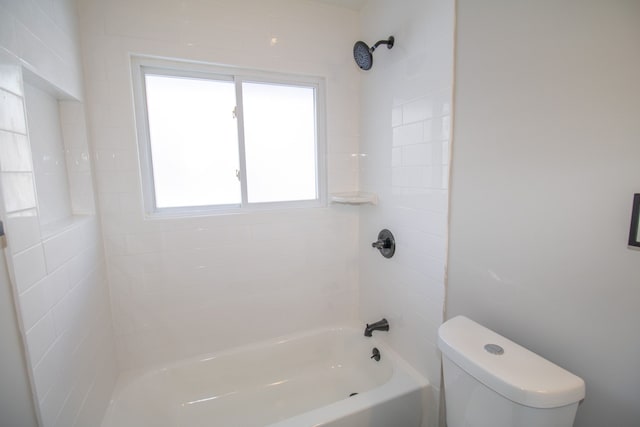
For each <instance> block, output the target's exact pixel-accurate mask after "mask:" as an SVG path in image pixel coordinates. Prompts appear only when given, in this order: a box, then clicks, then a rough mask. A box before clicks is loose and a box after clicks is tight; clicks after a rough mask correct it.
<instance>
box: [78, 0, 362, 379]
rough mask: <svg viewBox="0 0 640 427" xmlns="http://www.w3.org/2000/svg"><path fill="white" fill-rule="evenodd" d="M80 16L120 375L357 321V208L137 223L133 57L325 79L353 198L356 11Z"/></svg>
mask: <svg viewBox="0 0 640 427" xmlns="http://www.w3.org/2000/svg"><path fill="white" fill-rule="evenodd" d="M79 11H80V22H81V35H82V44H83V46H82V50H83V58H84V67H85V74H86V75H87V77H88V90H87V99H88V102H89V106H90V108H89V113H90V121H91V133H92V135H93V143H94V149H95V152H96V155H97V162H96V167H97V172H98V177H97V178H98V180H97V181H98V192H99V199H100V206H101V211H102V216H103V231H104V235H105V240H106V250H107V258H108V270H109V278H110V284H111V291H112V294H111V296H112V304H113V312H114V322H115V331H116V335H117V343H118V354H119V360H120V362H121V366H122V367H124V368H131V367H136V366H142V365H147V364H149V363H154V362H160V361H165V360H173V359H179V358H183V357H186V356H189V355H194V354H201V353H204V352H212V351H216V350H219V349H224V348H229V347H232V346H235V345H239V344H243V343H247V342H251V341H255V340H260V339H264V338H266V337H272V336H277V335H282V334H286V333H289V332H293V331H298V330H304V329H308V328H312V327H318V326H321V325H327V324H335V323H340V322H344V321H349V320H353V319H355V318H356V287H357V274H358V272H357V266H356V262H355V260H356V256H357V248H356V236H357V232H358V225H357V224H358V217H357V214H358V211H357V209H355V208H353V207H349V206H347V207H343V206H342V207H341V206H331V207H328V208H321V209H296V210H288V211H284V210H281V211H274V212H263V213H251V214H240V215H221V216H213V217H200V218H191V219H163V220H158V219H154V220H145V219H144V214H143V208H142V198H141V187H140V179H139V165H138V159H137V152H138V150H137V148H136V131H135V127H134V113H133V101H132V97H131V92H132V91H131V70H130V58H129V54H130V53H136V54H146V55H156V56H164V57H173V58H181V59H186V60H198V61H205V62H212V63H220V64H231V65H236V66H240V67H248V68H256V69H265V70H272V71H281V72H287V73H300V74H310V75H318V76H323V77H325V78H326V80H327V92H328V93H327V104H328V105H327V114H328V116H327V123H328V128H327V135H328V141H327V145H328V163H329V171H328V175H329V183H328V185H329V190H330V191H346V190H353V189H355V188H356V187H357V180H358V176H357V173H358V169H357V157H352V154H353V153H355V152H356V151H357V132H358V129H357V122H358V118H357V108H358V74H357V71H356V70H355V69H354V67H353V63H352V59H351V46H352V43H353V40H355V39H356V34H357V13H356V12H354V11H352V10H347V9H341V8H338V7H334V6H328V5H322V4H317V3H313V2H307V1H298V0H270V1H263V0H243V1H208V2H189V3H185V2H164V3H162V7H158V5H157V2H156V1H153V0H135V1H131V0H114V1H109V2H105V1H98V0H83V1H80V2H79ZM274 37H275V38H277V40H278V42H277V43H276V44H275V45H273V46H272V45H271V39H272V38H274Z"/></svg>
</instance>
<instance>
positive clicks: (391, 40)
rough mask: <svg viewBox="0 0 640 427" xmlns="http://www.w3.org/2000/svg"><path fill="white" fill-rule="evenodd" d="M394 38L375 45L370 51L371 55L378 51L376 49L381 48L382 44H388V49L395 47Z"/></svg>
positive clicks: (380, 41)
mask: <svg viewBox="0 0 640 427" xmlns="http://www.w3.org/2000/svg"><path fill="white" fill-rule="evenodd" d="M394 40H395V39H394V38H393V36H391V37H389V39H388V40H379V41H377V42H376V44H374V45H373V46H371V49H369V51H370V52H371V53H373V51H374V50H376V48H377V47H378V46H380V45H381V44H386V45H387V49H391V48H392V47H393V42H394Z"/></svg>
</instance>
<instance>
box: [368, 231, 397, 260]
mask: <svg viewBox="0 0 640 427" xmlns="http://www.w3.org/2000/svg"><path fill="white" fill-rule="evenodd" d="M371 247H372V248H376V249H377V250H379V251H380V253H381V254H382V256H383V257H385V258H391V257H392V256H393V254H394V253H395V252H396V239H395V238H394V237H393V234H392V233H391V232H390V231H389V230H387V229H384V230H382V231H381V232H380V233H378V240H376V241H375V242H373V243H372V244H371Z"/></svg>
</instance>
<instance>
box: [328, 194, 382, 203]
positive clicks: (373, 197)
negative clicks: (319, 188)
mask: <svg viewBox="0 0 640 427" xmlns="http://www.w3.org/2000/svg"><path fill="white" fill-rule="evenodd" d="M330 199H331V203H340V204H346V205H366V204H370V205H377V204H378V195H377V194H375V193H367V192H365V191H348V192H345V193H333V194H331V197H330Z"/></svg>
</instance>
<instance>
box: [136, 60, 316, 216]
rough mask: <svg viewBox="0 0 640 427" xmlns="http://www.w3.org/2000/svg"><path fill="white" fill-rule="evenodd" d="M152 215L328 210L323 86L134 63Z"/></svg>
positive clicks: (264, 76) (201, 67)
mask: <svg viewBox="0 0 640 427" xmlns="http://www.w3.org/2000/svg"><path fill="white" fill-rule="evenodd" d="M133 65H134V67H133V69H134V75H133V77H134V92H135V96H134V97H135V102H136V119H137V126H138V140H139V142H138V146H139V149H140V159H141V169H142V180H143V193H144V198H145V208H146V210H147V213H149V214H152V215H153V214H160V215H162V214H190V213H193V214H198V213H200V212H202V211H212V212H215V211H224V212H229V211H231V212H233V211H243V210H252V209H260V208H273V207H288V206H291V207H302V206H320V205H322V204H323V203H324V199H325V197H324V169H323V151H324V150H323V134H322V129H323V125H322V123H323V117H322V115H321V112H322V111H323V102H322V90H323V87H322V80H321V79H318V78H300V77H293V76H283V75H275V74H268V73H262V72H247V71H246V70H239V69H231V68H220V67H212V66H206V65H202V64H187V63H177V62H169V61H163V60H153V59H146V58H134V60H133Z"/></svg>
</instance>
